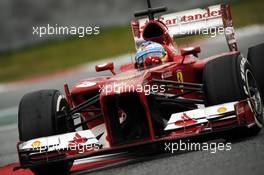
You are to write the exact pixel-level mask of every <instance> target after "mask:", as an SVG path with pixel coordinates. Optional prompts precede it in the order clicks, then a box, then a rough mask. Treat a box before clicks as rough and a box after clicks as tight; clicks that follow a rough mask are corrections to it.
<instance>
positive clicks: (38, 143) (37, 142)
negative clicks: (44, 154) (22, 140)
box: [31, 140, 41, 148]
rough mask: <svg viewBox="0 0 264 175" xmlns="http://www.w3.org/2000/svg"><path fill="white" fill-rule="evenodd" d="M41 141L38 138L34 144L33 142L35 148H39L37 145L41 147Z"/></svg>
mask: <svg viewBox="0 0 264 175" xmlns="http://www.w3.org/2000/svg"><path fill="white" fill-rule="evenodd" d="M40 143H41V142H40V141H38V140H36V141H34V142H33V143H32V144H31V146H32V147H33V148H37V147H39V146H40Z"/></svg>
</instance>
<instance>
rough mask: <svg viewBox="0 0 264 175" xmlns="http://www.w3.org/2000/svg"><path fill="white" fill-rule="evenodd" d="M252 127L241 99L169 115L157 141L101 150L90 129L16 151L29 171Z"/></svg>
mask: <svg viewBox="0 0 264 175" xmlns="http://www.w3.org/2000/svg"><path fill="white" fill-rule="evenodd" d="M254 124H255V118H254V113H253V112H252V109H251V107H250V103H249V101H248V100H243V101H239V102H231V103H225V104H221V105H216V106H210V107H206V108H203V109H195V110H191V111H185V112H180V113H175V114H172V115H171V117H170V119H169V121H168V122H167V126H166V127H165V129H164V130H165V133H166V134H165V135H163V136H162V137H159V138H154V139H148V140H144V141H142V140H141V141H138V142H133V143H129V144H125V145H121V146H114V147H113V146H112V147H109V146H108V147H102V144H100V142H99V141H98V140H97V139H96V137H95V136H94V135H93V133H92V132H91V131H90V130H84V131H76V132H72V133H67V134H61V135H54V136H49V137H44V138H36V139H32V140H29V141H26V142H19V143H18V144H17V149H18V155H19V160H20V168H28V167H32V166H36V165H40V164H43V163H52V162H57V161H61V160H77V159H81V158H86V157H92V156H98V155H106V154H112V153H118V152H126V151H127V152H129V150H133V149H135V147H137V148H140V147H141V146H143V145H148V144H152V143H157V142H161V141H166V140H177V139H182V138H188V137H196V136H201V135H203V134H207V133H214V132H218V131H225V130H228V129H231V128H234V127H240V126H246V127H251V126H253V125H254Z"/></svg>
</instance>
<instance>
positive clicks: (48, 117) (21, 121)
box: [18, 90, 74, 174]
mask: <svg viewBox="0 0 264 175" xmlns="http://www.w3.org/2000/svg"><path fill="white" fill-rule="evenodd" d="M68 109H69V105H68V103H67V101H66V99H65V98H64V96H63V95H62V94H61V93H60V92H59V91H58V90H40V91H36V92H32V93H28V94H26V95H24V96H23V98H22V99H21V101H20V104H19V111H18V131H19V139H20V141H27V140H30V139H34V138H39V137H46V136H51V135H55V134H62V133H67V132H72V131H74V130H73V129H71V128H73V127H72V126H73V121H69V120H67V121H66V120H65V119H63V118H58V116H57V114H58V112H59V111H63V110H65V111H67V110H68ZM71 165H72V162H69V161H63V162H58V163H56V164H53V165H49V164H46V165H43V166H37V167H34V168H31V170H32V171H33V172H34V173H35V174H49V173H50V172H51V173H52V174H53V173H54V172H56V174H60V172H61V173H65V172H67V171H68V170H69V168H70V167H71Z"/></svg>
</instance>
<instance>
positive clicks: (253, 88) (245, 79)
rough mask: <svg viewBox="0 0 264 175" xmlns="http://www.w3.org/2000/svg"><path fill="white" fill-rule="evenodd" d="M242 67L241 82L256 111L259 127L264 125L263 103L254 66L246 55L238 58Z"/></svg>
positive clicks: (252, 108) (250, 104)
mask: <svg viewBox="0 0 264 175" xmlns="http://www.w3.org/2000/svg"><path fill="white" fill-rule="evenodd" d="M238 64H239V68H240V70H239V71H240V77H241V82H242V83H243V90H244V93H245V94H246V96H247V98H248V99H249V106H250V108H251V110H252V111H253V112H254V116H255V122H256V125H257V127H258V128H262V127H263V105H262V104H263V103H262V97H261V92H260V89H259V87H258V84H257V81H256V79H255V76H254V73H253V71H252V68H251V66H250V64H249V62H248V60H247V59H246V58H244V57H241V56H240V57H239V58H238Z"/></svg>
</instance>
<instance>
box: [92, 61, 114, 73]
mask: <svg viewBox="0 0 264 175" xmlns="http://www.w3.org/2000/svg"><path fill="white" fill-rule="evenodd" d="M95 70H96V72H101V71H105V70H110V71H111V72H112V74H113V75H115V74H116V73H115V71H114V63H113V62H110V63H105V64H98V65H96V66H95Z"/></svg>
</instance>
